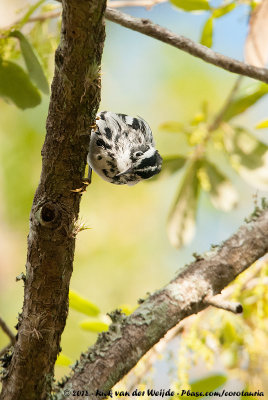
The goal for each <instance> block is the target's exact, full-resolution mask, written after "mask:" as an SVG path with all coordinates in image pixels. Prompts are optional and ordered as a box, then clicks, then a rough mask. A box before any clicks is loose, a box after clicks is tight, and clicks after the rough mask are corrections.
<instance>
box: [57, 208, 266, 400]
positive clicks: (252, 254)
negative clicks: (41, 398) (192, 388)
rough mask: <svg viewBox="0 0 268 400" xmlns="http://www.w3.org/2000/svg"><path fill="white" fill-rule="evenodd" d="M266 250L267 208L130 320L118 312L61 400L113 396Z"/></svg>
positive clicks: (67, 384) (85, 356) (83, 358)
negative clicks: (84, 394) (155, 349)
mask: <svg viewBox="0 0 268 400" xmlns="http://www.w3.org/2000/svg"><path fill="white" fill-rule="evenodd" d="M267 251H268V209H266V210H264V211H262V212H261V213H260V214H259V216H258V217H257V218H254V220H252V221H251V222H250V223H249V224H246V225H244V226H242V227H241V228H240V229H239V230H238V232H237V233H235V234H234V235H233V236H231V237H230V238H229V239H228V240H226V241H225V242H224V243H223V244H222V245H221V246H220V247H218V248H217V249H214V250H213V251H211V252H209V253H207V254H205V255H204V256H203V258H200V259H198V260H196V261H195V262H193V263H192V264H190V265H189V266H188V267H187V268H186V269H184V270H183V271H182V272H180V273H179V274H178V276H177V277H176V278H175V279H173V280H172V281H171V282H170V283H169V284H168V285H167V286H165V287H164V288H163V289H161V290H159V291H157V292H155V293H154V294H152V295H151V296H150V297H149V298H148V299H146V300H145V301H144V302H143V303H142V304H141V306H140V307H139V308H138V309H137V310H136V311H134V313H133V314H131V315H130V316H129V317H126V316H124V315H122V314H120V312H114V313H113V314H112V315H111V317H112V319H113V323H112V325H111V326H110V329H109V331H108V332H105V333H102V334H100V335H99V337H98V340H97V342H96V344H95V345H94V346H93V347H92V348H90V349H89V350H88V352H86V353H84V354H82V355H81V358H80V361H79V362H78V363H77V365H76V367H75V368H74V372H73V374H72V376H71V377H69V378H68V379H67V381H66V382H65V383H63V384H62V385H60V387H58V390H59V393H58V394H57V399H58V400H61V399H64V395H63V393H64V390H65V391H66V390H67V391H68V390H70V393H73V392H72V390H87V391H88V393H89V396H90V398H91V399H92V400H97V399H100V398H102V397H103V396H102V395H101V394H100V392H103V393H108V392H109V390H111V388H112V387H113V386H114V385H115V383H117V382H118V381H119V380H120V379H121V378H123V376H124V375H125V374H126V373H127V372H128V371H129V370H130V369H131V368H132V367H133V366H134V365H136V363H137V362H138V361H139V359H140V358H141V357H142V356H143V355H144V354H145V353H146V352H147V351H148V350H149V349H150V348H151V347H152V346H154V344H155V343H157V342H158V341H159V340H160V339H161V338H162V337H163V336H164V335H165V334H166V332H167V331H168V330H169V329H171V328H172V327H173V326H175V325H177V324H178V322H179V321H181V320H183V319H184V318H186V317H187V316H189V315H191V314H195V313H198V312H199V311H201V310H203V309H204V308H206V307H207V306H208V303H207V302H206V299H207V298H208V297H210V296H215V295H217V294H219V293H220V292H221V290H222V289H223V288H224V287H225V286H227V285H228V284H229V283H230V282H232V281H233V280H234V279H235V277H236V276H237V275H239V274H240V273H241V272H243V271H244V270H245V269H246V268H248V267H249V266H250V265H251V264H252V263H253V262H255V261H256V260H258V259H259V258H260V257H262V256H264V255H265V254H266V252H267ZM241 255H243V256H241ZM97 391H98V394H97ZM65 393H66V392H65ZM68 398H69V399H74V398H75V397H72V396H70V397H68Z"/></svg>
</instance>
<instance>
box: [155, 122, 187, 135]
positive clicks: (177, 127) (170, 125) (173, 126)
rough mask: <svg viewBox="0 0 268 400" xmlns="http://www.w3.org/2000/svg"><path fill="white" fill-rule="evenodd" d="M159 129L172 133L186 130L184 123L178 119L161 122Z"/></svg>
mask: <svg viewBox="0 0 268 400" xmlns="http://www.w3.org/2000/svg"><path fill="white" fill-rule="evenodd" d="M159 129H160V130H163V131H167V132H171V133H181V132H183V131H184V125H183V124H182V123H180V122H177V121H167V122H164V123H163V124H161V125H160V126H159Z"/></svg>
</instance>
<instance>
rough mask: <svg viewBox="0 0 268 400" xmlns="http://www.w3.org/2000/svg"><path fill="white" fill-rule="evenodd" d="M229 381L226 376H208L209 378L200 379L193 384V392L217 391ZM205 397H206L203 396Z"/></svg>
mask: <svg viewBox="0 0 268 400" xmlns="http://www.w3.org/2000/svg"><path fill="white" fill-rule="evenodd" d="M226 381H227V377H226V375H220V374H215V375H211V376H208V377H207V378H203V379H199V380H198V381H195V382H193V383H191V391H192V392H199V393H200V392H203V393H204V394H205V393H206V392H212V391H213V390H215V389H217V388H218V387H220V386H222V385H224V384H225V382H226ZM202 397H205V396H202Z"/></svg>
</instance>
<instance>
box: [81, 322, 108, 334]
mask: <svg viewBox="0 0 268 400" xmlns="http://www.w3.org/2000/svg"><path fill="white" fill-rule="evenodd" d="M79 325H80V327H81V328H82V329H84V330H85V331H90V332H94V333H99V332H103V331H108V329H109V325H108V324H107V323H105V322H103V321H101V320H100V319H91V320H86V321H81V322H80V323H79Z"/></svg>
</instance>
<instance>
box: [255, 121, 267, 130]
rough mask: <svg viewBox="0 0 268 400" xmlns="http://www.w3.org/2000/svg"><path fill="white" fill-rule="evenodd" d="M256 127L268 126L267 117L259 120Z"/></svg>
mask: <svg viewBox="0 0 268 400" xmlns="http://www.w3.org/2000/svg"><path fill="white" fill-rule="evenodd" d="M255 128H256V129H264V128H268V119H266V120H265V121H262V122H259V123H258V124H257V125H256V127H255Z"/></svg>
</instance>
